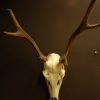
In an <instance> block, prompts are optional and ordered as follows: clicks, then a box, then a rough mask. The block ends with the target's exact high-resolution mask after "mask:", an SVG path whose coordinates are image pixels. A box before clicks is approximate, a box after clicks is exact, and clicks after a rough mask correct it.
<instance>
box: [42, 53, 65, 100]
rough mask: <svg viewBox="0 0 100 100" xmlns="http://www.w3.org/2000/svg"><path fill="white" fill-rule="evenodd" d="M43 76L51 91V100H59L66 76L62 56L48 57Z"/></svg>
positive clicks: (51, 55)
mask: <svg viewBox="0 0 100 100" xmlns="http://www.w3.org/2000/svg"><path fill="white" fill-rule="evenodd" d="M43 75H44V77H45V80H46V83H47V87H48V90H49V94H50V100H52V98H55V100H58V98H59V97H58V96H59V90H60V87H61V84H62V81H63V78H64V76H65V69H64V65H63V63H61V62H60V55H58V54H55V53H51V54H49V55H48V56H47V61H46V62H45V63H44V70H43Z"/></svg>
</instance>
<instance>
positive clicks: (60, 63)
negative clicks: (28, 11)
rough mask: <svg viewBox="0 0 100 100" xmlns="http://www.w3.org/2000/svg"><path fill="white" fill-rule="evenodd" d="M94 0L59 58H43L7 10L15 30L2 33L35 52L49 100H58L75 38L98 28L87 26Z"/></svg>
mask: <svg viewBox="0 0 100 100" xmlns="http://www.w3.org/2000/svg"><path fill="white" fill-rule="evenodd" d="M95 2H96V0H91V2H90V5H89V7H88V9H87V11H86V13H85V16H84V17H83V19H82V21H81V23H80V25H79V27H78V28H77V29H76V30H75V31H74V32H73V34H72V36H71V37H70V39H69V42H68V45H67V46H66V49H65V53H64V54H63V55H62V56H60V55H59V54H57V53H50V54H48V55H47V56H45V55H44V54H43V53H42V51H41V50H40V48H39V47H38V45H37V44H36V42H35V40H34V39H33V38H32V37H31V36H30V35H28V34H27V32H25V31H24V29H23V28H22V27H21V26H20V24H19V22H18V21H17V19H16V17H15V15H14V13H13V11H12V10H11V9H8V11H9V13H10V15H11V17H12V19H13V21H14V24H15V26H16V28H17V31H16V32H6V31H5V32H4V33H5V34H7V35H11V36H14V37H20V38H23V39H25V40H27V41H28V42H29V43H30V44H31V45H32V46H33V47H34V48H35V50H36V51H37V53H38V55H39V57H40V59H41V60H42V61H43V63H44V69H43V71H42V73H43V76H44V77H45V81H46V84H47V87H48V90H49V94H50V100H59V90H60V87H61V84H62V81H63V78H64V76H65V68H64V67H65V66H68V61H67V56H68V53H69V50H70V49H71V46H72V44H73V41H74V40H75V39H76V37H77V36H78V35H79V34H80V33H82V32H83V31H85V30H87V29H93V28H96V27H99V26H100V23H98V24H92V25H91V24H89V23H88V18H89V15H90V13H91V11H92V9H93V7H94V5H95Z"/></svg>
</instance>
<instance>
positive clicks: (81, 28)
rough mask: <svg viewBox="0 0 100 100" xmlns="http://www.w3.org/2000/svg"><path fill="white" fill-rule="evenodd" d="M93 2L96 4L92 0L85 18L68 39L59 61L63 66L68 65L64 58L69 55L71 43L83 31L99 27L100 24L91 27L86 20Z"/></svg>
mask: <svg viewBox="0 0 100 100" xmlns="http://www.w3.org/2000/svg"><path fill="white" fill-rule="evenodd" d="M95 2H96V0H92V1H91V3H90V5H89V7H88V9H87V11H86V13H85V16H84V17H83V19H82V22H81V24H80V25H79V27H78V28H77V29H76V30H75V32H74V33H73V34H72V36H71V37H70V39H69V42H68V45H67V47H66V50H65V53H64V55H63V56H62V57H61V61H63V62H64V63H65V64H68V63H67V58H66V57H67V55H68V53H69V50H70V48H71V46H72V43H73V41H74V40H75V39H76V37H77V36H78V35H79V34H80V33H81V32H83V31H85V30H87V29H93V28H96V27H99V26H100V23H98V24H92V25H91V24H89V23H88V18H89V15H90V13H91V11H92V9H93V7H94V5H95Z"/></svg>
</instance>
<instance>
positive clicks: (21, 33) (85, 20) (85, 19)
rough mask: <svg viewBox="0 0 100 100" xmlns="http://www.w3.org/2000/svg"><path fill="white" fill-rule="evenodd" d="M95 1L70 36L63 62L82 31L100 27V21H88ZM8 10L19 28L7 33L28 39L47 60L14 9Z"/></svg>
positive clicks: (45, 58) (62, 57)
mask: <svg viewBox="0 0 100 100" xmlns="http://www.w3.org/2000/svg"><path fill="white" fill-rule="evenodd" d="M95 2H96V0H91V2H90V5H89V7H88V9H87V11H86V13H85V16H84V17H83V19H82V21H81V23H80V25H79V27H78V28H77V29H76V30H75V31H74V32H73V34H72V36H71V37H70V39H69V42H68V45H67V46H66V50H65V53H64V54H63V55H62V56H61V59H60V60H61V61H63V62H66V57H67V55H68V52H69V50H70V48H71V45H72V43H73V41H74V40H75V38H76V37H77V36H78V35H79V34H80V33H81V32H83V31H84V30H87V29H93V28H95V27H99V26H100V23H98V24H92V25H91V24H89V23H88V18H89V15H90V13H91V11H92V9H93V7H94V5H95ZM8 11H9V12H10V15H11V17H12V19H13V21H14V23H15V26H16V28H17V31H16V32H4V33H5V34H8V35H11V36H17V37H21V38H24V39H25V40H27V41H28V42H29V43H30V44H31V45H32V46H33V47H34V48H35V49H36V51H37V53H38V54H39V56H40V59H41V60H43V61H46V60H47V57H46V56H45V55H44V54H43V53H42V51H41V50H40V48H39V47H38V45H37V44H36V42H35V40H34V39H33V38H32V37H31V36H29V35H28V34H27V32H25V31H24V29H23V28H22V27H21V26H20V24H19V22H18V21H17V19H16V17H15V15H14V13H13V11H12V10H11V9H8Z"/></svg>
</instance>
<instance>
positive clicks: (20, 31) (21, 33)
mask: <svg viewBox="0 0 100 100" xmlns="http://www.w3.org/2000/svg"><path fill="white" fill-rule="evenodd" d="M8 11H9V12H10V15H11V17H12V19H13V21H14V24H15V26H16V28H17V32H4V33H5V34H7V35H11V36H17V37H21V38H24V39H25V40H27V41H28V42H29V43H30V44H31V45H32V46H34V48H35V49H36V51H37V53H38V54H39V56H40V59H41V60H44V61H46V56H44V55H43V53H42V52H41V51H40V49H39V47H38V45H37V44H36V42H35V41H34V39H32V37H31V36H29V35H28V34H27V33H26V32H25V31H24V30H23V28H22V27H21V26H20V25H19V23H18V21H17V19H16V17H15V15H14V13H13V11H12V10H11V9H8Z"/></svg>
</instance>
